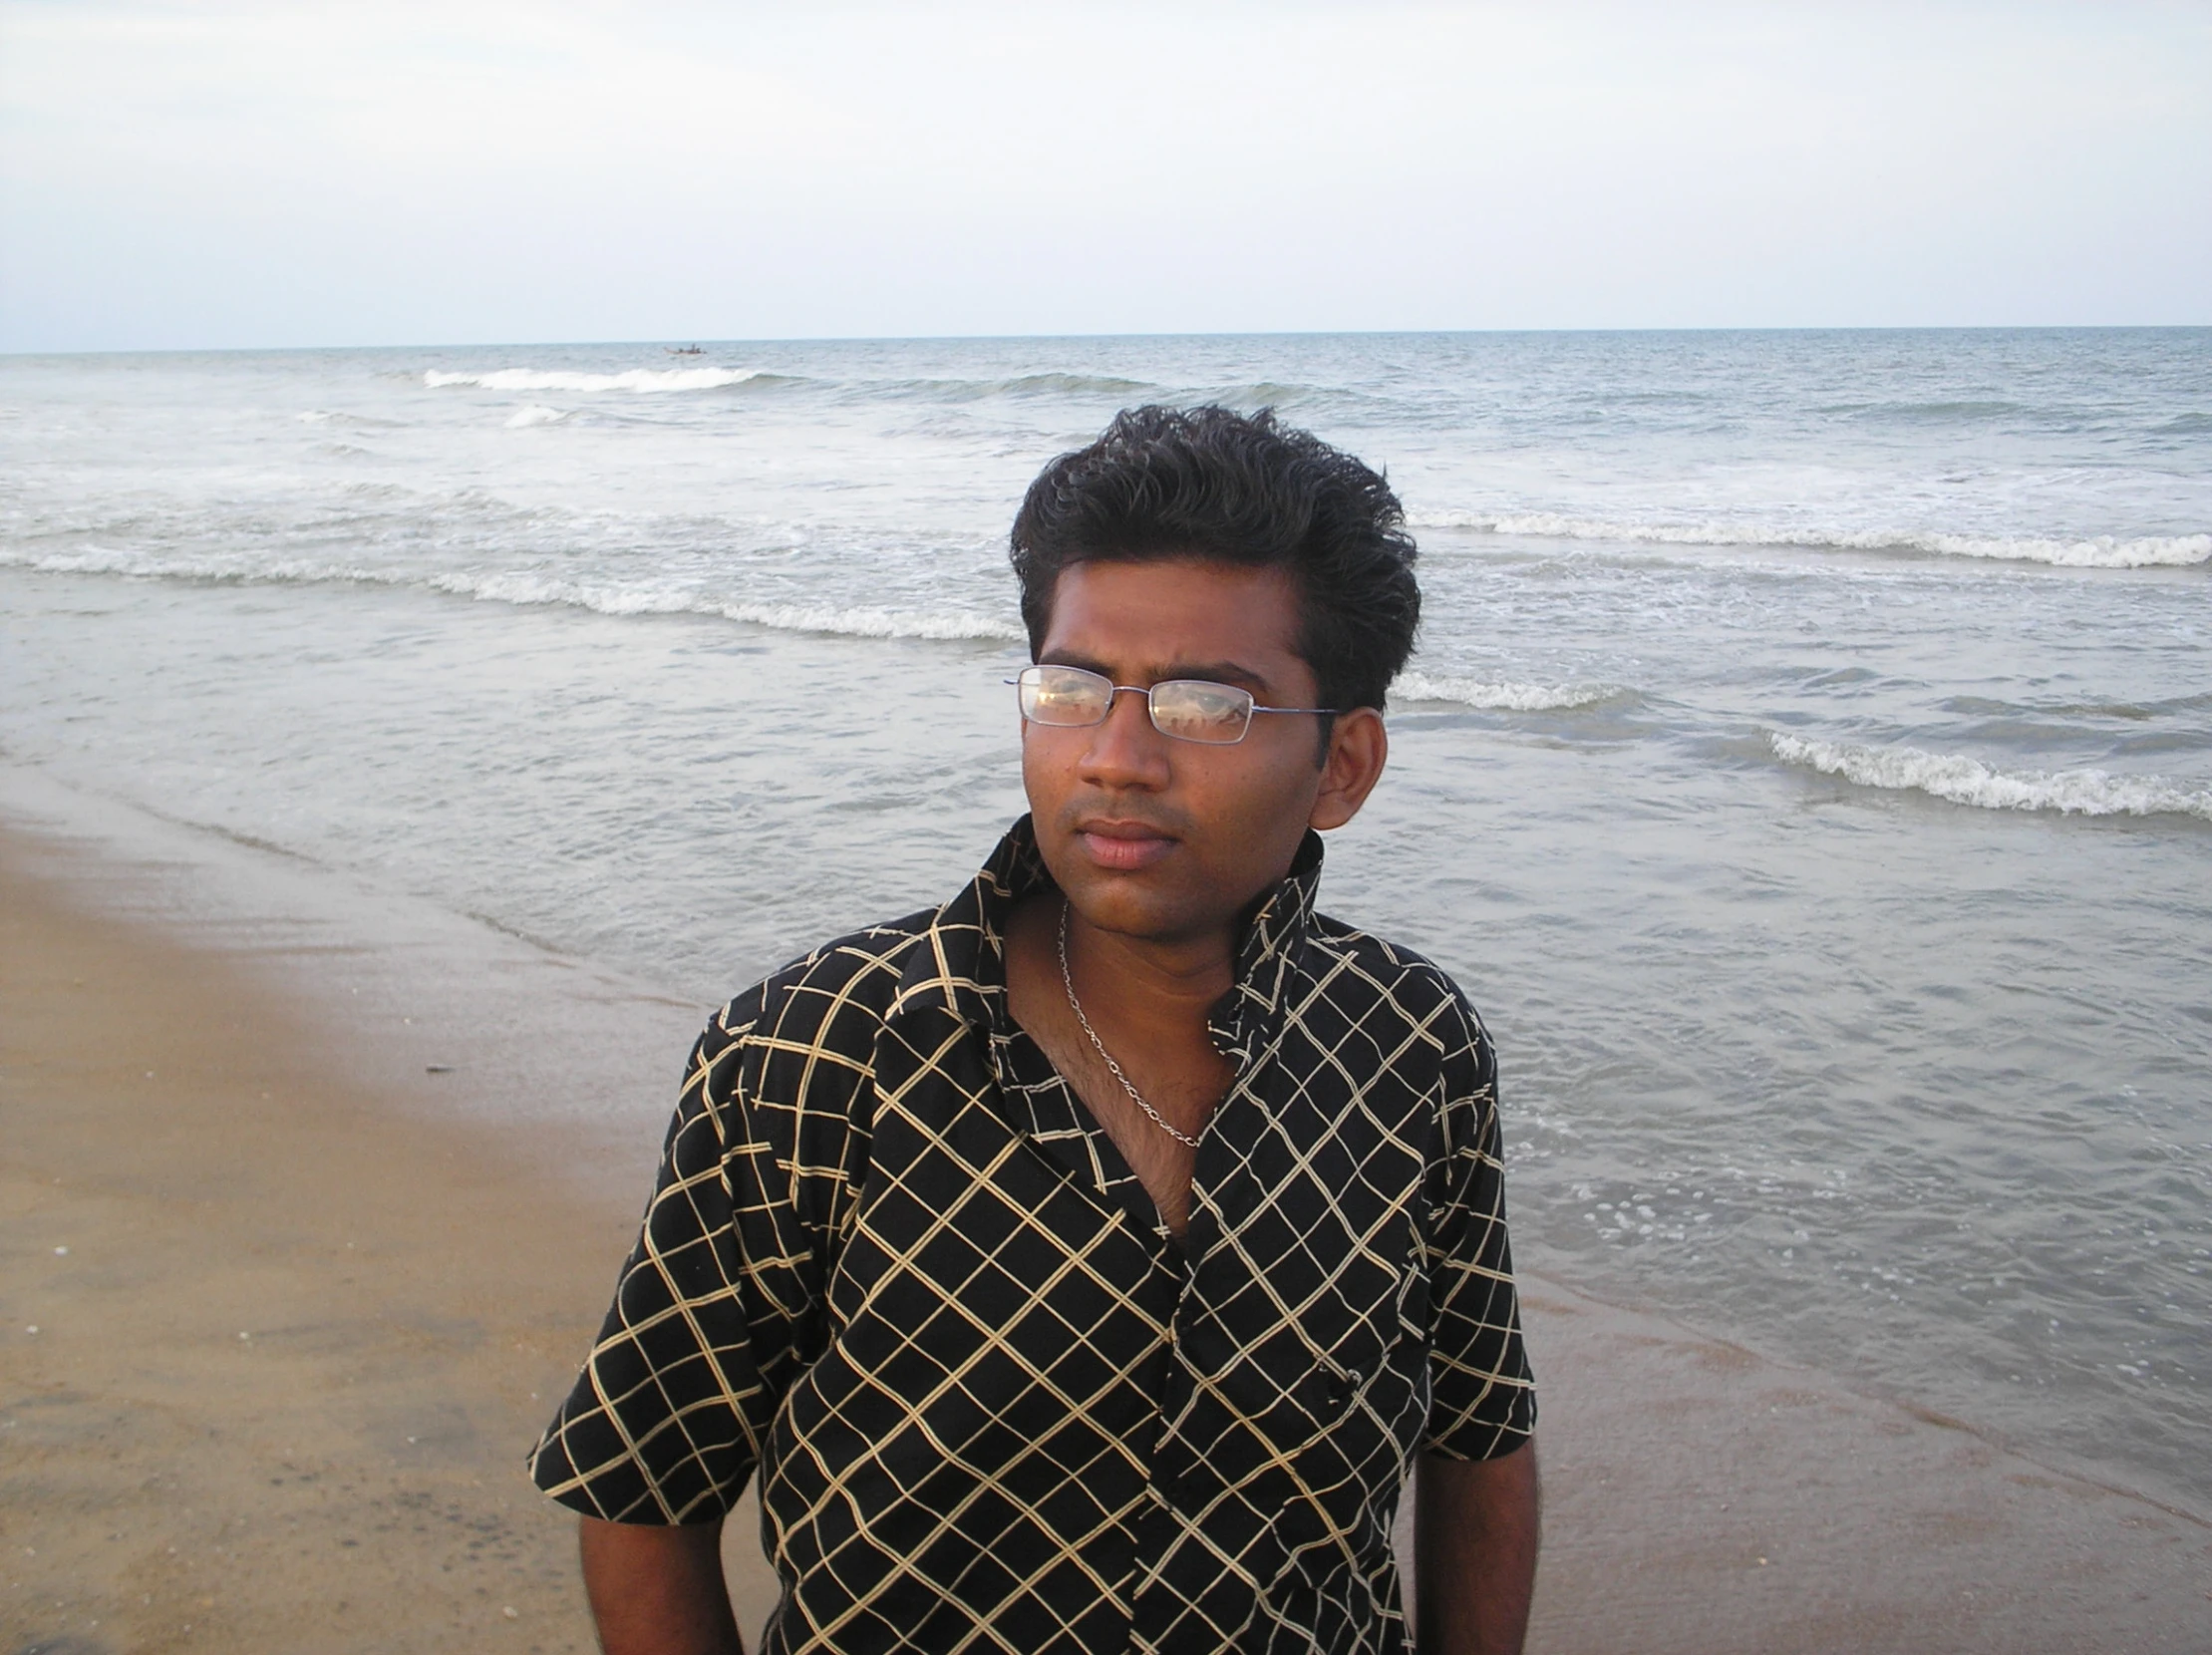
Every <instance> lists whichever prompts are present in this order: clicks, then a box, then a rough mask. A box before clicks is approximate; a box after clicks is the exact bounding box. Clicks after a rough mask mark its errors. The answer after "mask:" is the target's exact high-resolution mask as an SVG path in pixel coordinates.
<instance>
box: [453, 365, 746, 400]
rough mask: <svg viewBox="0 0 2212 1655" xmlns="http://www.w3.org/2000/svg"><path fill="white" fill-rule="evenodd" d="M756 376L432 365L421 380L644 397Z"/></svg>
mask: <svg viewBox="0 0 2212 1655" xmlns="http://www.w3.org/2000/svg"><path fill="white" fill-rule="evenodd" d="M759 377H760V370H759V369H758V368H629V369H625V370H624V371H623V372H621V373H619V374H579V373H570V372H566V371H564V370H560V369H553V368H498V369H494V370H493V371H492V372H490V373H488V374H449V373H442V372H440V371H439V370H438V369H436V368H433V369H431V370H430V371H429V372H427V373H425V374H424V375H423V383H424V385H426V386H428V387H429V388H430V389H431V390H433V391H437V390H441V389H443V388H444V387H446V386H449V385H471V386H475V387H477V388H478V389H480V390H484V391H631V392H635V393H637V394H638V395H640V396H647V395H651V394H654V393H657V392H663V391H718V390H720V389H722V387H724V386H726V385H743V384H745V383H746V381H748V380H751V379H758V378H759Z"/></svg>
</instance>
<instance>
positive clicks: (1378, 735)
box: [1306, 707, 1391, 831]
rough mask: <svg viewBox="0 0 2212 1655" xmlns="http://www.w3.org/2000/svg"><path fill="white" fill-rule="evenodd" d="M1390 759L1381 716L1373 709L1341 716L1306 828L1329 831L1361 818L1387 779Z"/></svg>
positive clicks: (1331, 733) (1388, 739)
mask: <svg viewBox="0 0 2212 1655" xmlns="http://www.w3.org/2000/svg"><path fill="white" fill-rule="evenodd" d="M1390 756H1391V737H1390V732H1389V731H1388V730H1387V729H1385V728H1384V725H1383V715H1382V714H1381V713H1378V712H1377V711H1376V710H1375V709H1374V708H1373V707H1355V708H1353V709H1352V711H1350V712H1349V713H1339V714H1338V715H1337V719H1336V724H1335V726H1334V727H1333V728H1332V729H1331V730H1330V732H1329V751H1328V753H1327V755H1326V756H1324V757H1323V759H1322V761H1321V792H1320V794H1319V795H1318V796H1317V797H1316V798H1315V800H1314V809H1313V815H1311V816H1309V817H1308V818H1307V819H1306V826H1307V827H1319V828H1321V829H1323V830H1324V831H1326V830H1327V829H1329V828H1331V827H1343V826H1344V825H1345V824H1346V823H1348V822H1350V821H1351V820H1352V819H1353V818H1354V817H1356V816H1358V815H1359V814H1360V807H1361V806H1362V805H1365V804H1366V803H1367V796H1368V795H1369V794H1371V793H1373V792H1374V791H1375V784H1376V783H1378V782H1380V781H1381V780H1382V779H1383V767H1384V765H1386V764H1388V763H1389V762H1390Z"/></svg>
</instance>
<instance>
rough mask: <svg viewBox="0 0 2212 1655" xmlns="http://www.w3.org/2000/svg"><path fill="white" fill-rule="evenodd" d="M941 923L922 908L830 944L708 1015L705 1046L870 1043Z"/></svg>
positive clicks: (935, 910) (936, 911)
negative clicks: (752, 1041) (714, 1042)
mask: <svg viewBox="0 0 2212 1655" xmlns="http://www.w3.org/2000/svg"><path fill="white" fill-rule="evenodd" d="M942 916H943V910H942V909H939V908H921V909H918V910H916V911H915V912H913V913H910V914H907V915H905V916H904V917H902V918H899V919H887V920H884V921H883V922H882V923H880V924H876V925H869V926H865V927H863V928H862V929H860V930H857V931H850V932H847V933H846V934H845V935H843V936H841V937H833V938H831V939H830V940H829V941H827V942H825V943H823V944H821V945H820V946H819V947H817V948H814V949H811V950H809V951H808V952H807V953H805V954H802V955H800V956H799V957H798V958H797V959H794V960H792V961H790V963H789V964H786V965H783V966H780V967H778V968H777V969H776V970H774V971H772V972H770V973H769V974H768V975H767V976H766V977H763V978H762V979H761V980H760V981H759V982H757V983H755V984H754V985H753V986H752V987H750V988H748V989H745V990H744V991H742V992H741V993H739V994H738V995H737V996H736V997H735V998H733V999H732V1000H731V1001H730V1002H729V1003H728V1004H727V1005H726V1006H724V1007H723V1008H722V1010H721V1011H719V1012H717V1013H716V1014H715V1018H714V1021H713V1023H712V1024H711V1025H710V1026H709V1029H708V1035H709V1037H710V1040H713V1039H714V1038H715V1037H717V1036H719V1037H720V1038H721V1040H723V1041H742V1040H746V1039H748V1038H757V1039H765V1040H770V1041H776V1042H789V1041H793V1040H797V1041H803V1042H804V1043H805V1044H806V1045H808V1046H820V1045H846V1044H848V1043H850V1042H852V1041H855V1040H857V1041H859V1042H861V1043H863V1044H865V1043H866V1042H869V1041H872V1040H873V1038H874V1035H875V1033H876V1032H877V1031H878V1030H879V1029H880V1028H881V1027H882V1024H883V1020H884V1018H885V1017H886V1016H888V1015H889V1013H890V1010H891V1008H892V1006H893V1005H894V1004H896V1002H897V1000H898V998H899V993H900V989H901V987H902V985H904V984H905V983H906V982H907V980H908V975H909V968H910V967H911V966H912V965H913V964H914V962H915V959H916V956H917V952H918V951H923V950H928V949H930V947H931V943H932V939H933V937H934V936H935V934H936V932H937V930H938V927H939V922H940V920H941V918H942Z"/></svg>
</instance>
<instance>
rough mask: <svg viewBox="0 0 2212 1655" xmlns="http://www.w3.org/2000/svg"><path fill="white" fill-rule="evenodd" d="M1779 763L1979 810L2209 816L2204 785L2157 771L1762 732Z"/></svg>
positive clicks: (2210, 793)
mask: <svg viewBox="0 0 2212 1655" xmlns="http://www.w3.org/2000/svg"><path fill="white" fill-rule="evenodd" d="M1767 740H1768V742H1770V743H1771V744H1772V746H1773V749H1774V756H1775V757H1776V758H1778V759H1780V760H1781V761H1782V762H1783V763H1784V764H1790V765H1799V766H1802V767H1804V768H1805V769H1807V770H1816V771H1818V772H1820V773H1821V774H1822V775H1823V776H1836V777H1840V778H1842V779H1843V780H1844V781H1846V782H1851V783H1855V784H1857V785H1858V786H1859V787H1862V788H1883V789H1888V790H1890V791H1892V792H1899V793H1924V794H1927V795H1928V796H1930V797H1931V798H1934V799H1942V800H1947V801H1949V802H1950V803H1951V804H1954V805H1971V806H1973V807H1975V808H1976V809H1977V810H1984V811H2057V812H2059V813H2061V814H2063V815H2066V816H2193V817H2197V818H2199V819H2201V820H2203V821H2206V822H2212V787H2203V786H2197V787H2192V786H2189V785H2186V784H2183V783H2180V782H2174V781H2169V780H2168V779H2166V778H2165V777H2162V776H2115V775H2113V774H2111V773H2110V772H2109V771H2102V770H2067V771H2057V772H2054V773H2047V772H2040V771H2031V772H2028V773H2026V774H2023V775H2012V774H2009V773H2007V772H2005V771H2002V770H1993V769H1991V768H1990V767H1989V766H1988V765H1985V764H1983V763H1982V762H1981V761H1980V760H1979V759H1969V758H1966V757H1964V756H1963V755H1959V754H1951V753H1923V752H1922V751H1921V750H1920V749H1918V748H1916V747H1889V748H1880V747H1861V746H1859V745H1858V744H1857V743H1854V742H1820V741H1810V740H1807V739H1806V738H1804V737H1802V736H1787V735H1783V734H1781V733H1779V732H1775V733H1772V734H1770V735H1769V736H1768V737H1767Z"/></svg>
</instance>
